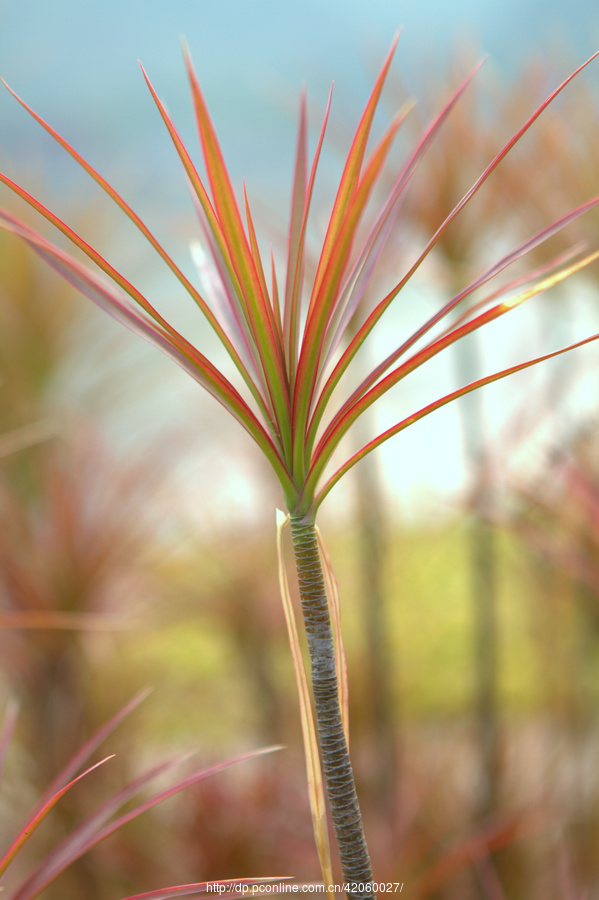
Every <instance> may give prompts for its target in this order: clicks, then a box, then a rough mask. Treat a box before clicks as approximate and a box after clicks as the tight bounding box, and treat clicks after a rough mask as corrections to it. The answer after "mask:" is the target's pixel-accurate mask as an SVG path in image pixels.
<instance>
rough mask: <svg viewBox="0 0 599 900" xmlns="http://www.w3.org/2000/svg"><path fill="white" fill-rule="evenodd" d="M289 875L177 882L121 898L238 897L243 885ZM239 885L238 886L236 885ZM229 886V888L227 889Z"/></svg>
mask: <svg viewBox="0 0 599 900" xmlns="http://www.w3.org/2000/svg"><path fill="white" fill-rule="evenodd" d="M291 880H292V879H291V877H290V876H286V875H284V876H282V877H281V878H277V877H276V876H273V877H272V878H221V879H220V880H219V881H198V882H196V884H178V885H175V886H174V887H170V888H162V889H161V890H158V891H147V892H146V893H144V894H132V895H131V896H129V897H124V898H123V900H169V898H170V897H183V896H185V895H189V894H196V895H199V894H210V895H212V896H213V895H214V894H216V896H217V897H239V896H240V895H241V894H242V893H243V892H242V890H241V888H242V887H243V885H246V884H247V885H254V884H255V885H261V884H265V885H266V884H278V883H281V882H284V881H291ZM237 885H239V887H237ZM227 888H229V890H227Z"/></svg>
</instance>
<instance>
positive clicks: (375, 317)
mask: <svg viewBox="0 0 599 900" xmlns="http://www.w3.org/2000/svg"><path fill="white" fill-rule="evenodd" d="M597 56H599V51H598V52H597V53H595V54H593V56H591V57H590V58H589V59H588V60H587V61H586V62H584V63H583V64H582V65H581V66H579V67H578V69H576V71H574V72H573V73H572V74H571V75H570V76H569V77H568V78H566V79H565V81H563V82H562V83H561V84H560V85H559V86H558V87H557V88H556V89H555V90H554V91H553V92H552V93H551V94H550V95H549V96H548V97H547V99H546V100H545V101H544V102H543V103H542V104H541V105H540V106H539V107H538V108H537V109H536V110H535V111H534V113H533V114H532V115H531V116H530V117H529V118H528V119H527V120H526V122H525V123H524V125H523V126H522V127H521V128H520V129H519V130H518V131H517V132H516V134H515V135H514V136H513V137H512V138H511V139H510V140H509V141H508V142H507V143H506V144H505V145H504V146H503V147H502V149H501V150H500V151H499V152H498V153H497V154H496V156H495V157H494V158H493V160H492V161H491V162H490V163H489V165H488V166H487V168H486V169H485V170H484V172H483V173H482V175H480V177H479V178H478V179H477V180H476V181H475V183H474V184H473V185H472V187H471V188H470V190H469V191H468V192H467V193H466V194H465V195H464V196H463V197H462V199H461V200H460V201H459V202H458V204H457V205H456V206H455V207H454V209H453V210H452V211H451V212H450V214H449V215H448V216H447V218H446V219H445V220H444V221H443V222H442V224H441V225H440V226H439V228H438V229H437V230H436V231H435V233H434V234H433V236H432V237H431V238H430V240H429V241H428V243H427V244H426V246H425V248H424V250H423V251H422V252H421V253H420V254H419V256H418V258H417V259H416V261H415V262H414V263H413V264H412V266H411V267H410V268H409V269H408V271H407V272H406V274H405V275H404V276H403V277H402V279H401V280H400V281H399V282H398V283H397V284H396V285H395V287H394V288H393V290H391V291H390V292H389V293H388V294H387V295H386V296H385V297H384V298H383V300H381V301H380V303H378V304H377V306H376V307H375V309H374V310H373V311H372V312H371V314H370V315H369V316H368V318H367V320H366V321H365V322H364V324H363V325H362V327H361V328H360V329H359V331H358V332H357V333H356V335H355V336H354V338H353V339H352V340H351V342H350V344H349V345H348V347H347V348H346V350H345V351H344V353H343V354H342V356H341V359H340V360H339V362H338V363H337V365H336V366H335V369H334V370H333V373H332V374H331V376H330V377H329V379H328V381H327V383H326V385H325V387H324V388H323V390H322V391H321V394H320V397H319V400H318V403H317V406H316V409H315V412H314V415H313V417H312V421H311V423H310V434H309V439H308V444H309V445H310V444H311V443H313V441H314V435H315V433H316V430H317V428H318V426H319V423H320V421H321V419H322V415H323V413H324V410H325V408H326V406H327V404H328V402H329V400H330V397H331V395H332V393H333V391H334V389H335V387H336V386H337V384H338V383H339V380H340V379H341V377H342V375H343V374H344V372H345V371H346V370H347V368H348V366H349V365H350V363H351V361H352V359H353V358H354V356H355V355H356V353H357V351H358V350H359V349H360V347H361V346H362V345H363V343H364V341H365V340H366V338H367V337H368V335H369V334H370V332H371V331H372V329H373V328H374V326H375V325H376V324H377V322H378V321H379V320H380V318H381V316H382V315H383V314H384V312H385V311H386V310H387V309H388V307H389V305H390V304H391V302H392V301H393V300H394V299H395V297H396V296H397V295H398V294H399V293H400V291H401V290H402V289H403V287H405V285H406V284H407V282H408V281H409V280H410V278H411V277H412V276H413V275H414V273H415V272H416V271H417V270H418V268H419V267H420V266H421V264H422V263H423V262H424V260H425V259H426V257H427V256H428V255H429V253H430V252H431V250H432V249H433V247H434V246H435V245H436V243H437V241H438V240H439V238H440V237H441V235H442V234H443V233H444V231H445V230H446V228H447V227H448V226H449V225H450V224H451V222H453V220H454V219H455V218H456V216H457V215H458V214H459V213H460V212H461V210H462V209H463V208H464V207H465V206H466V204H467V203H468V202H469V201H470V200H471V199H472V197H473V196H474V195H475V194H476V193H477V191H478V190H479V189H480V188H481V187H482V185H483V184H484V183H485V181H486V180H487V178H488V177H489V176H490V175H491V173H492V172H493V171H494V170H495V169H496V168H497V166H498V165H499V163H500V162H501V161H502V160H503V159H504V157H505V156H506V155H507V154H508V153H509V152H510V150H511V149H512V148H513V147H514V145H515V144H516V143H517V142H518V141H519V140H520V139H521V138H522V137H523V135H524V134H525V133H526V132H527V131H528V129H529V128H530V127H531V126H532V125H533V124H534V122H535V121H536V120H537V119H538V117H539V116H540V115H541V113H542V112H543V111H544V110H545V109H546V108H547V106H548V105H549V104H550V103H551V102H552V101H553V100H554V99H555V98H556V97H557V96H558V94H559V93H561V91H562V90H564V88H565V87H566V86H567V85H568V84H569V83H570V81H572V79H573V78H575V77H576V75H578V74H579V73H580V72H581V71H582V70H583V69H584V68H585V67H586V66H588V65H589V63H591V62H592V61H593V60H594V59H595V58H596V57H597ZM466 83H467V82H466ZM464 86H465V85H462V87H461V88H460V90H462V89H463V87H464ZM455 99H456V97H455V95H454V97H453V98H452V100H451V101H450V103H452V104H454V103H455ZM591 202H593V201H591Z"/></svg>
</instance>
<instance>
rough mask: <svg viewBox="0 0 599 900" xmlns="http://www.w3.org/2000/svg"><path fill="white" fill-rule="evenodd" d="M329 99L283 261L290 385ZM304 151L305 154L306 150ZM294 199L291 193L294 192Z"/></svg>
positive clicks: (284, 319) (296, 348)
mask: <svg viewBox="0 0 599 900" xmlns="http://www.w3.org/2000/svg"><path fill="white" fill-rule="evenodd" d="M332 96H333V89H332V88H331V90H330V91H329V99H328V101H327V106H326V110H325V114H324V118H323V122H322V127H321V129H320V135H319V137H318V143H317V145H316V151H315V153H314V159H313V161H312V167H311V169H310V178H309V180H308V187H307V189H306V194H305V200H304V205H303V210H302V218H301V227H300V231H299V236H298V239H297V249H296V248H295V246H293V247H292V244H291V241H290V246H289V254H288V261H287V284H288V285H289V288H287V287H286V290H285V311H284V317H283V323H284V328H283V334H284V336H285V349H286V353H287V368H288V370H289V378H290V381H291V384H292V385H294V384H295V374H296V367H297V355H298V342H299V333H300V318H301V290H302V280H303V274H304V244H305V240H306V228H307V225H308V215H309V213H310V204H311V202H312V193H313V191H314V181H315V178H316V172H317V169H318V163H319V160H320V153H321V150H322V144H323V141H324V136H325V132H326V128H327V122H328V120H329V113H330V110H331V99H332ZM306 152H307V151H306ZM294 196H295V190H294ZM294 214H295V210H294V209H293V208H292V216H293V215H294Z"/></svg>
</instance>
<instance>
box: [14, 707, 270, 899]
mask: <svg viewBox="0 0 599 900" xmlns="http://www.w3.org/2000/svg"><path fill="white" fill-rule="evenodd" d="M146 694H147V692H144V693H142V694H140V695H138V696H137V697H135V698H134V699H133V700H131V701H130V702H129V703H128V704H127V705H126V706H125V707H123V709H121V710H120V711H119V712H118V713H117V714H116V715H114V716H113V717H112V718H111V719H109V720H108V721H107V722H106V723H105V724H104V725H103V726H102V727H101V728H100V729H99V730H98V731H97V732H96V733H95V734H94V735H92V737H91V738H89V740H88V741H86V743H85V744H84V745H83V746H82V747H81V749H80V750H79V751H78V752H77V753H76V754H75V755H74V756H73V757H72V758H71V759H70V760H69V761H68V762H67V764H66V765H65V766H64V768H63V769H62V770H61V771H60V772H59V774H58V775H57V776H56V777H55V778H54V780H53V781H52V783H51V784H50V785H49V786H48V788H47V790H46V792H45V793H44V795H43V796H42V797H41V798H40V800H39V801H38V803H37V805H36V807H35V808H34V810H33V812H32V813H31V815H30V818H29V819H28V820H27V822H26V824H25V825H24V826H23V828H22V829H21V830H20V831H19V832H18V833H17V836H16V837H15V838H14V840H13V841H12V843H11V844H10V846H9V847H8V850H7V851H6V852H5V854H4V856H3V857H2V858H1V859H0V879H1V880H3V881H4V880H5V874H6V872H7V870H9V867H10V866H11V864H12V863H13V862H14V860H15V859H16V858H17V857H18V855H19V854H20V853H21V851H22V850H23V848H24V847H25V845H26V844H27V843H28V841H29V840H30V838H31V837H32V835H33V834H34V832H35V831H36V830H37V829H38V828H39V826H40V825H41V824H42V823H43V821H44V820H45V819H46V817H47V816H48V815H49V813H50V812H51V811H52V809H53V808H54V807H55V806H56V804H57V803H59V802H60V800H61V799H62V797H63V796H64V795H65V794H66V793H67V792H68V791H70V790H71V788H73V787H74V786H75V785H76V784H77V782H79V781H80V780H81V779H83V778H85V777H87V776H88V775H89V774H90V773H91V772H93V771H94V769H96V768H97V767H98V766H101V765H102V764H103V763H106V762H107V761H108V760H110V759H111V757H106V758H105V759H103V760H101V761H100V762H98V763H95V764H94V765H92V766H90V767H89V768H87V769H86V770H85V771H84V772H83V773H81V774H79V775H76V774H75V773H76V772H78V771H79V770H80V769H81V767H82V766H83V765H84V764H85V763H86V761H87V760H89V758H90V757H91V756H92V754H93V753H94V752H95V751H96V749H97V748H98V746H99V745H100V744H101V743H102V742H103V741H104V740H105V739H106V738H107V737H108V736H109V735H110V734H111V733H112V732H113V731H114V729H115V728H116V727H117V726H118V725H119V724H120V723H121V722H122V720H123V719H124V718H125V717H126V716H127V715H129V713H131V712H132V711H133V709H135V707H136V706H137V705H138V704H139V703H140V702H141V700H143V699H144V697H145V696H146ZM16 715H17V711H16V706H15V705H10V706H9V708H8V710H7V713H6V715H5V719H4V725H3V728H2V731H1V732H0V778H1V777H2V774H3V770H4V763H5V759H6V755H7V751H8V747H9V744H10V741H11V738H12V735H13V731H14V727H15V723H16ZM275 749H277V748H275V747H270V748H266V749H264V750H257V751H254V752H251V753H248V754H244V755H243V756H239V757H237V758H235V759H231V760H228V761H227V762H224V763H219V764H217V765H214V766H211V767H210V768H207V769H203V770H199V771H196V772H194V773H193V774H191V775H188V776H187V777H186V778H184V779H182V780H180V781H178V782H176V783H175V784H173V785H171V786H170V787H167V788H165V789H162V790H160V791H158V792H157V793H155V794H153V795H152V796H151V797H150V798H149V799H147V800H145V801H143V802H141V803H139V804H138V805H137V806H135V807H133V809H129V810H128V811H127V812H120V814H119V811H120V810H122V808H123V807H124V806H125V805H126V804H127V802H128V801H129V800H130V799H131V798H133V797H135V796H136V795H137V794H138V793H140V792H141V791H142V790H143V789H144V788H145V787H146V785H147V784H148V783H150V782H151V781H153V780H154V779H157V778H159V777H161V776H163V775H165V774H166V773H167V772H169V771H170V770H171V769H172V768H173V767H174V766H176V765H178V764H180V763H181V762H182V759H181V758H174V759H169V760H167V761H165V762H163V763H160V764H158V765H155V766H153V767H152V768H151V769H149V770H147V771H146V772H144V773H143V774H142V775H139V776H138V777H137V778H135V779H134V780H133V781H131V782H130V783H129V784H127V785H126V786H125V787H123V788H121V790H119V791H118V792H117V793H116V794H114V795H113V796H111V797H109V798H108V799H107V800H105V801H104V803H102V805H101V806H99V807H98V809H96V810H95V811H94V812H93V813H91V814H90V815H89V816H88V818H87V819H85V820H84V821H83V822H81V823H80V824H79V825H77V827H76V828H74V829H73V831H72V832H71V833H70V834H69V835H68V836H67V837H66V838H64V839H63V840H62V841H61V842H60V843H59V844H58V845H57V846H55V847H54V848H53V849H52V850H51V851H50V852H49V853H48V854H47V855H46V856H45V857H44V858H43V859H42V860H41V862H39V863H38V864H37V866H35V868H34V869H33V871H32V872H31V873H30V874H29V875H28V876H25V877H20V878H19V879H18V882H17V883H16V884H14V885H11V884H10V883H9V884H6V882H5V883H4V884H3V885H2V886H1V887H0V890H2V891H3V892H4V891H6V893H5V894H4V896H6V898H7V900H33V898H34V897H37V896H38V895H39V894H40V893H41V892H42V891H43V890H44V889H45V888H46V887H47V886H48V885H49V884H50V883H52V882H53V881H54V880H55V879H56V878H58V877H59V876H60V875H61V874H62V873H63V872H64V870H65V869H66V868H68V866H70V865H72V864H73V862H75V861H76V860H77V859H79V858H80V857H81V856H82V855H83V854H85V853H87V852H88V851H89V850H90V849H91V848H92V847H94V846H95V845H96V844H98V843H100V842H101V841H103V840H105V839H106V838H107V837H109V836H110V835H112V834H114V832H115V831H117V830H118V829H119V828H121V827H122V826H123V825H125V824H126V823H127V822H130V821H131V820H132V819H135V818H137V816H139V815H141V813H143V812H145V811H146V810H148V809H151V808H152V807H154V806H156V805H157V804H158V803H161V802H162V801H163V800H166V799H167V798H168V797H171V796H173V795H174V794H177V793H179V792H180V791H182V790H184V789H185V788H188V787H191V786H192V785H194V784H197V782H198V781H201V780H202V779H204V778H207V777H208V776H209V775H213V774H215V773H217V772H220V771H221V770H222V769H224V768H226V767H227V766H230V765H233V764H234V763H237V762H242V761H243V760H246V759H251V758H253V757H256V756H259V755H261V754H263V753H269V752H271V751H272V750H275ZM281 880H285V879H281V878H247V879H246V878H244V879H235V880H225V881H211V882H201V883H196V884H187V885H178V886H173V887H169V888H163V889H162V890H158V891H149V892H147V893H145V894H136V895H135V897H137V898H141V897H145V898H147V900H150V898H154V900H160V898H161V897H179V896H183V895H189V894H194V895H196V896H197V895H198V894H206V893H211V892H213V891H214V886H216V885H219V892H220V893H221V894H222V895H224V896H227V895H229V893H230V892H229V891H227V888H229V887H230V888H231V892H232V889H233V887H234V885H235V884H241V883H245V884H260V883H265V882H273V881H281ZM125 900H135V898H133V897H128V898H125Z"/></svg>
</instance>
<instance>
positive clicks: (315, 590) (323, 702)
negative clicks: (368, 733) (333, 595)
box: [291, 516, 372, 897]
mask: <svg viewBox="0 0 599 900" xmlns="http://www.w3.org/2000/svg"><path fill="white" fill-rule="evenodd" d="M291 534H292V538H293V550H294V554H295V562H296V567H297V576H298V582H299V591H300V598H301V603H302V611H303V615H304V626H305V629H306V638H307V642H308V651H309V654H310V665H311V672H312V694H313V697H314V705H315V707H316V716H317V723H318V739H319V742H320V748H321V754H322V761H323V769H324V773H325V778H326V782H327V789H328V794H329V803H330V807H331V818H332V820H333V825H334V828H335V834H336V837H337V845H338V848H339V855H340V857H341V864H342V866H343V878H344V881H346V882H354V883H357V884H368V883H369V882H372V868H371V865H370V858H369V855H368V850H367V847H366V839H365V837H364V829H363V826H362V818H361V814H360V805H359V803H358V796H357V794H356V789H355V783H354V777H353V772H352V766H351V760H350V758H349V751H348V748H347V742H346V739H345V731H344V727H343V718H342V715H341V708H340V705H339V694H338V690H337V672H336V664H335V645H334V641H333V631H332V628H331V618H330V614H329V604H328V601H327V593H326V587H325V581H324V575H323V571H322V565H321V559H320V551H319V547H318V536H317V534H316V528H315V526H314V523H313V522H310V521H308V522H306V521H304V520H303V519H302V518H300V517H297V516H291ZM351 895H352V896H354V897H372V892H371V891H368V890H363V891H359V890H358V891H355V892H353V891H352V892H351Z"/></svg>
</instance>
